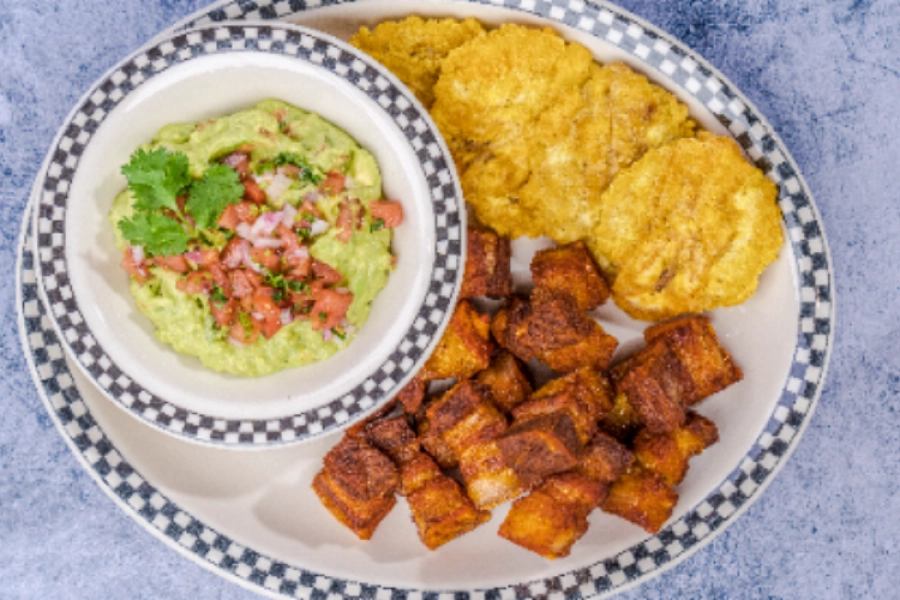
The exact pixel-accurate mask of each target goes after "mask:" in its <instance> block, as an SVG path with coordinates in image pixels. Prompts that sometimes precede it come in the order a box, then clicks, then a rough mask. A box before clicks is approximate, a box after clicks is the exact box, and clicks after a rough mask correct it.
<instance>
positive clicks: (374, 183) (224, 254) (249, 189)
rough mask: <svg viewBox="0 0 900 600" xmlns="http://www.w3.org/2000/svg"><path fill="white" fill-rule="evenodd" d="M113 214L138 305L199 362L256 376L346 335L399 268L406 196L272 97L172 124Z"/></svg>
mask: <svg viewBox="0 0 900 600" xmlns="http://www.w3.org/2000/svg"><path fill="white" fill-rule="evenodd" d="M122 172H123V174H125V176H126V178H127V179H128V188H127V189H126V190H124V191H123V192H122V193H121V194H119V195H118V196H117V197H116V199H115V201H114V203H113V207H112V210H111V212H110V214H109V221H110V223H111V224H112V226H113V230H114V232H115V238H116V245H117V247H118V249H119V251H120V252H121V253H122V263H121V264H122V267H123V268H124V269H125V270H126V272H128V273H129V275H130V276H131V282H130V291H131V294H132V295H133V296H134V299H135V301H136V304H137V307H138V309H139V310H140V311H141V313H143V314H144V315H145V316H146V317H147V318H148V319H150V321H151V322H152V323H153V325H154V326H155V328H156V335H157V337H158V338H159V339H160V340H161V341H162V342H164V343H166V344H169V345H171V346H172V347H173V348H174V349H175V350H176V351H177V352H180V353H183V354H186V355H190V356H196V357H197V358H199V359H200V361H201V362H202V363H203V364H204V365H206V366H207V367H209V368H211V369H214V370H216V371H222V372H226V373H231V374H235V375H240V376H260V375H266V374H270V373H274V372H276V371H280V370H282V369H286V368H291V367H296V366H300V365H306V364H309V363H313V362H316V361H320V360H323V359H325V358H328V357H330V356H332V355H333V354H334V353H335V352H337V351H339V350H340V349H342V348H344V347H346V346H347V344H349V343H350V341H351V339H352V338H353V336H354V334H355V333H356V331H357V330H358V329H359V327H361V326H362V325H363V323H364V322H365V321H366V319H367V318H368V316H369V310H370V305H371V302H372V301H373V299H374V298H375V297H376V295H377V294H378V292H379V291H380V290H381V289H382V288H383V287H384V286H385V285H386V283H387V280H388V275H389V273H390V272H391V270H392V269H393V264H394V257H393V255H392V254H391V249H390V248H391V237H392V229H393V227H396V226H397V225H399V224H400V222H401V221H402V211H401V209H400V204H399V203H398V202H395V201H390V200H385V199H384V198H383V196H382V190H381V174H380V172H379V169H378V165H377V163H376V161H375V159H374V157H373V156H372V155H371V154H370V153H369V152H368V151H366V150H365V149H363V148H361V147H360V146H359V144H358V143H357V142H356V141H355V140H354V139H353V138H351V137H350V136H349V135H347V134H346V133H345V132H344V131H342V130H340V129H339V128H338V127H336V126H335V125H333V124H331V123H329V122H327V121H326V120H324V119H322V118H321V117H319V116H318V115H315V114H312V113H310V112H307V111H304V110H302V109H300V108H297V107H295V106H291V105H289V104H286V103H284V102H281V101H279V100H274V99H271V100H265V101H263V102H260V103H259V104H257V105H255V106H253V107H251V108H249V109H247V110H243V111H240V112H236V113H234V114H231V115H228V116H224V117H221V118H216V119H210V120H207V121H202V122H198V123H176V124H172V125H167V126H165V127H163V128H162V129H160V130H159V132H157V134H156V135H155V136H154V138H153V140H152V141H151V142H150V143H149V144H146V145H144V146H142V147H141V148H139V149H138V150H136V151H135V153H134V154H133V155H132V157H131V160H130V162H129V163H128V164H127V165H125V166H123V168H122Z"/></svg>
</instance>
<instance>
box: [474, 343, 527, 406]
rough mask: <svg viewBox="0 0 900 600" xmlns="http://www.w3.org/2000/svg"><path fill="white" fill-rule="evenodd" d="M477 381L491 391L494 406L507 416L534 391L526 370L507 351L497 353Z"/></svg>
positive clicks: (477, 377)
mask: <svg viewBox="0 0 900 600" xmlns="http://www.w3.org/2000/svg"><path fill="white" fill-rule="evenodd" d="M475 379H476V380H477V381H478V382H479V383H483V384H485V385H486V386H488V387H489V388H490V389H491V397H492V398H493V401H494V406H496V407H497V408H498V409H500V410H501V411H502V412H504V413H507V414H508V413H509V412H510V411H512V409H514V408H515V407H516V406H518V405H519V404H522V403H523V402H525V400H527V399H528V397H529V396H530V395H531V392H532V391H533V388H532V385H531V381H530V380H529V378H528V375H527V374H526V371H525V369H524V368H523V367H522V365H521V364H520V363H519V360H518V359H517V358H516V357H515V356H513V355H512V354H511V353H510V352H508V351H507V350H502V349H501V350H499V351H498V352H496V353H495V354H494V357H493V358H492V359H491V364H490V365H489V366H488V368H487V369H485V370H484V371H482V372H481V373H479V374H478V375H477V376H476V378H475Z"/></svg>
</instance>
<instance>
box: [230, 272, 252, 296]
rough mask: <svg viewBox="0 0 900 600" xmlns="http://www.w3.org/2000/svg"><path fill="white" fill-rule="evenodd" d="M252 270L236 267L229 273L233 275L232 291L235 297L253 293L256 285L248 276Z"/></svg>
mask: <svg viewBox="0 0 900 600" xmlns="http://www.w3.org/2000/svg"><path fill="white" fill-rule="evenodd" d="M251 272H252V271H245V270H243V269H236V270H234V271H231V272H230V273H229V275H230V276H231V290H232V292H231V293H232V295H233V296H234V297H235V298H246V297H249V296H251V295H252V294H253V290H254V289H255V287H254V285H253V283H252V282H251V280H250V277H249V276H248V273H251Z"/></svg>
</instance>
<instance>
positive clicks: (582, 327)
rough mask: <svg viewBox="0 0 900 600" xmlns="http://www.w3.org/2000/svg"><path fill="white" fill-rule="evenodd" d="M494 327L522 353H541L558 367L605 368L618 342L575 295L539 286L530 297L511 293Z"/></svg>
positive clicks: (541, 357) (543, 359)
mask: <svg viewBox="0 0 900 600" xmlns="http://www.w3.org/2000/svg"><path fill="white" fill-rule="evenodd" d="M491 333H493V335H494V338H495V339H496V340H497V342H498V343H499V344H500V346H502V347H503V348H506V349H507V350H509V351H510V352H512V353H513V354H514V355H515V356H517V357H518V358H519V359H521V360H523V361H525V362H528V361H529V360H531V359H532V358H537V359H538V360H539V361H541V362H543V363H544V364H546V365H547V366H548V367H550V368H551V369H553V370H554V371H557V372H559V373H568V372H570V371H574V370H576V369H579V368H581V367H593V368H595V369H598V370H601V371H602V370H606V368H607V367H608V366H609V363H610V360H611V359H612V355H613V352H615V350H616V346H618V341H617V340H616V338H614V337H613V336H611V335H609V334H607V333H606V332H605V331H604V330H603V328H602V327H601V326H600V325H599V324H598V323H597V322H596V321H595V320H594V319H592V318H591V317H589V316H588V315H586V314H585V313H584V311H582V310H581V309H580V308H578V303H577V301H576V300H575V298H574V297H573V296H571V295H570V294H568V293H566V292H563V291H559V292H554V291H550V290H547V289H544V288H540V287H538V288H535V289H534V291H533V292H532V295H531V298H530V299H528V300H525V299H523V298H521V297H517V296H516V297H513V298H511V299H510V301H509V302H508V303H507V305H505V306H504V307H502V308H501V309H500V310H499V311H498V312H497V314H496V315H495V316H494V319H493V320H492V322H491Z"/></svg>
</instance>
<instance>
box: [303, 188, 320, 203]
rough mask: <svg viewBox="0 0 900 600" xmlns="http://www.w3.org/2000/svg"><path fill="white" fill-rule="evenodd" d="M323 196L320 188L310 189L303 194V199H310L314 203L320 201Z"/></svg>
mask: <svg viewBox="0 0 900 600" xmlns="http://www.w3.org/2000/svg"><path fill="white" fill-rule="evenodd" d="M321 197H322V194H321V193H319V190H310V191H308V192H306V193H305V194H303V199H304V200H309V201H310V202H312V203H313V204H315V203H316V202H318V201H319V199H320V198H321Z"/></svg>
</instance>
